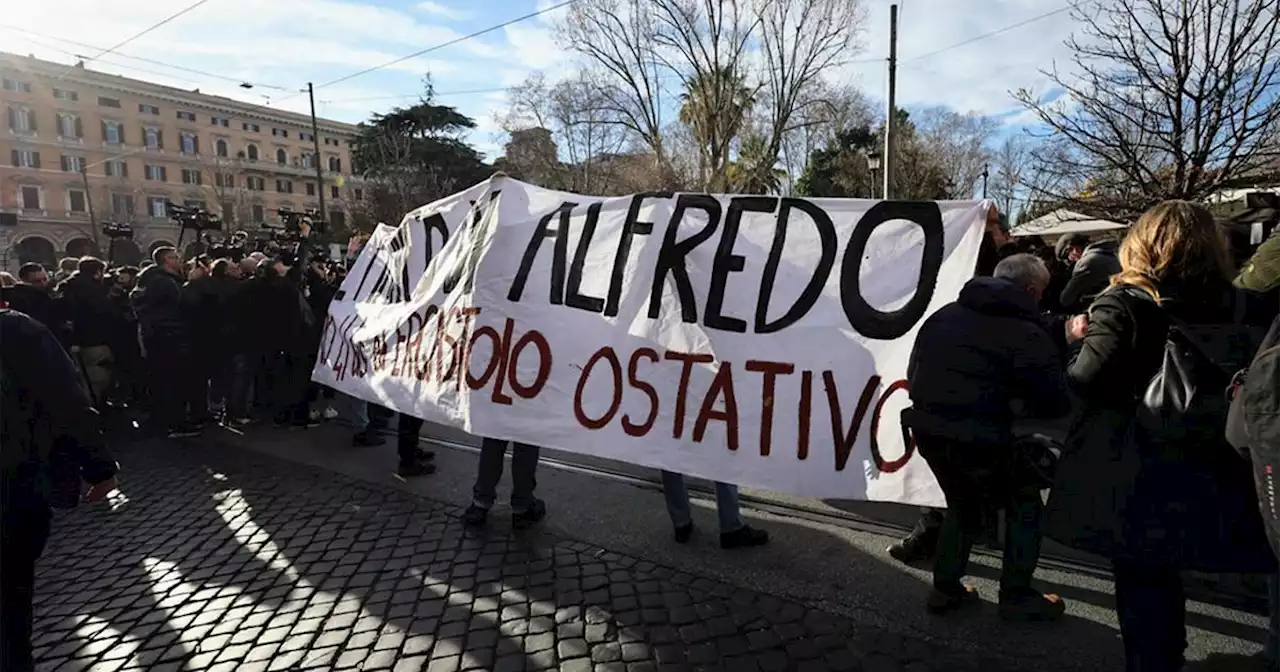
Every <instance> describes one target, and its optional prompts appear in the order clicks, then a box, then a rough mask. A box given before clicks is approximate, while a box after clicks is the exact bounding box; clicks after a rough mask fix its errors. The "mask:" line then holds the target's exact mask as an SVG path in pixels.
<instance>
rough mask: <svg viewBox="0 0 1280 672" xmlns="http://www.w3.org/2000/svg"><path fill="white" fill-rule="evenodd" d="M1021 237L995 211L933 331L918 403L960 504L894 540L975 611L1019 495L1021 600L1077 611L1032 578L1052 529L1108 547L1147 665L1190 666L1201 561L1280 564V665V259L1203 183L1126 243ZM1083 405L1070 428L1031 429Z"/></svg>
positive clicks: (923, 350) (926, 330) (1014, 578)
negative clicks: (1268, 268) (1245, 236)
mask: <svg viewBox="0 0 1280 672" xmlns="http://www.w3.org/2000/svg"><path fill="white" fill-rule="evenodd" d="M1001 238H1002V235H1001V232H1000V229H999V227H998V226H994V225H992V226H989V232H988V239H987V241H986V244H985V247H986V254H985V255H984V258H983V260H982V262H980V264H979V268H978V269H977V270H978V273H977V276H978V277H975V278H974V279H972V280H970V281H969V282H968V283H967V284H966V285H965V286H964V288H963V289H962V290H961V292H960V296H959V300H957V301H956V302H954V303H952V304H949V305H947V306H945V307H943V308H942V309H940V310H939V311H937V312H936V313H935V314H933V315H932V316H930V317H929V318H928V319H927V320H926V321H925V323H924V324H923V325H922V327H921V329H920V331H919V333H918V335H917V339H916V342H915V344H914V348H913V351H912V355H911V358H910V363H909V368H908V380H909V382H910V390H911V399H912V406H911V408H909V409H907V410H906V411H904V413H903V421H904V424H905V425H907V426H908V427H909V428H910V429H911V432H912V436H913V437H914V439H915V441H916V444H917V446H918V449H919V453H920V455H921V456H922V457H924V459H925V460H926V461H927V462H928V464H929V466H930V469H931V470H932V471H933V473H934V474H935V476H936V477H937V479H938V482H939V485H940V486H941V488H942V490H943V493H944V494H945V495H946V499H947V506H948V508H947V509H946V511H926V512H925V513H924V514H923V515H922V517H921V520H920V522H919V524H917V526H916V529H915V530H914V531H913V532H912V534H911V535H910V536H908V537H907V538H906V539H904V540H903V541H902V542H900V543H898V544H895V545H894V546H892V547H890V549H889V552H890V554H891V555H893V556H894V557H895V558H897V559H899V560H901V561H903V562H909V563H910V562H914V561H916V560H920V559H923V558H925V557H933V558H934V568H933V591H932V593H931V594H930V596H929V600H928V604H927V606H928V608H929V610H930V611H932V612H934V613H938V614H944V613H948V612H951V611H955V610H959V609H962V608H964V607H965V606H967V605H970V604H973V603H974V602H976V601H977V593H976V591H975V590H974V589H973V588H972V587H971V586H969V585H966V584H965V583H964V582H963V581H962V579H963V577H964V576H965V573H966V567H967V563H968V559H969V554H970V551H971V549H972V547H973V545H974V542H975V540H976V539H977V538H979V536H981V535H982V534H983V533H984V530H985V528H987V527H988V525H989V521H991V520H992V519H993V516H992V515H991V512H993V511H995V510H999V509H1002V510H1003V511H1004V513H1005V528H1004V530H1003V532H1004V539H1003V545H1004V564H1003V571H1002V575H1001V581H1000V593H999V603H1000V614H1001V616H1003V617H1006V618H1011V619H1018V620H1033V621H1041V620H1055V619H1057V618H1059V617H1061V616H1062V615H1063V614H1064V612H1065V605H1064V603H1063V601H1062V600H1061V599H1060V598H1059V597H1058V596H1056V595H1044V594H1040V593H1038V592H1037V591H1035V590H1033V589H1032V587H1031V585H1032V584H1031V577H1032V574H1033V573H1034V571H1035V569H1036V565H1037V563H1038V560H1039V555H1040V545H1041V540H1042V538H1043V537H1046V536H1047V537H1049V538H1051V539H1054V540H1055V541H1058V542H1060V543H1062V544H1065V545H1067V546H1069V547H1071V548H1074V549H1078V550H1081V551H1086V552H1089V553H1092V554H1095V555H1098V556H1102V557H1104V558H1107V559H1108V560H1110V562H1111V567H1112V571H1113V575H1114V578H1115V590H1116V609H1117V614H1118V617H1119V621H1120V630H1121V635H1122V637H1123V640H1124V648H1125V657H1126V670H1128V672H1176V671H1178V670H1181V669H1183V665H1184V662H1185V660H1184V654H1185V649H1186V646H1187V632H1186V625H1185V620H1186V597H1185V593H1184V589H1183V577H1182V573H1183V572H1184V571H1197V572H1208V573H1217V574H1233V573H1240V574H1246V573H1247V574H1270V575H1272V577H1273V578H1272V580H1271V590H1270V592H1271V601H1272V628H1271V639H1270V641H1269V642H1268V645H1267V650H1266V654H1267V656H1268V658H1269V664H1270V665H1271V666H1272V668H1273V669H1274V668H1275V666H1276V665H1277V663H1280V660H1277V657H1276V656H1277V653H1280V646H1278V645H1280V640H1277V635H1280V619H1277V607H1280V604H1278V600H1277V598H1278V597H1280V593H1277V584H1276V581H1275V579H1274V574H1275V572H1276V567H1277V563H1276V551H1277V549H1280V546H1276V545H1275V543H1276V540H1277V539H1280V535H1278V534H1277V532H1278V531H1280V518H1278V517H1277V513H1276V509H1275V507H1274V503H1273V499H1274V495H1273V493H1274V485H1273V484H1271V483H1270V478H1271V475H1270V474H1271V471H1272V466H1273V463H1274V460H1273V457H1274V456H1275V451H1276V450H1277V449H1280V445H1277V444H1278V443H1280V431H1278V430H1280V424H1276V423H1277V420H1280V414H1278V413H1277V412H1276V411H1277V408H1280V405H1277V404H1276V403H1275V399H1276V396H1277V393H1278V392H1280V387H1278V386H1280V381H1277V380H1276V379H1275V378H1272V377H1268V376H1267V372H1269V371H1275V369H1273V368H1266V367H1263V368H1259V369H1257V370H1254V368H1255V367H1254V366H1253V365H1252V364H1251V362H1253V361H1254V357H1255V353H1259V354H1258V361H1263V360H1264V359H1265V358H1266V357H1267V356H1268V353H1270V352H1271V349H1272V347H1273V346H1274V344H1275V342H1276V341H1277V338H1280V320H1277V313H1280V300H1278V297H1277V296H1276V295H1275V293H1274V292H1272V293H1261V292H1257V291H1253V290H1252V289H1250V287H1251V286H1258V285H1259V284H1261V285H1263V286H1269V287H1275V286H1276V285H1277V284H1280V282H1278V281H1280V278H1270V279H1259V278H1258V277H1257V276H1258V273H1259V272H1260V269H1259V267H1258V265H1257V264H1247V263H1246V264H1243V265H1244V266H1245V269H1246V270H1247V273H1243V274H1242V273H1238V272H1237V263H1236V262H1235V260H1233V258H1232V251H1231V247H1230V244H1229V242H1228V236H1227V235H1226V233H1225V231H1224V230H1223V228H1222V227H1221V226H1220V225H1219V224H1218V223H1217V222H1215V220H1214V218H1213V216H1212V215H1211V214H1210V213H1209V211H1208V210H1206V209H1205V208H1204V207H1203V206H1200V205H1198V204H1193V203H1188V202H1183V201H1170V202H1166V203H1162V204H1159V205H1157V206H1155V207H1153V208H1152V209H1150V210H1149V211H1147V212H1146V213H1145V214H1144V215H1143V216H1142V217H1140V218H1139V219H1138V220H1137V222H1135V223H1134V224H1133V225H1132V226H1131V227H1130V228H1129V230H1128V232H1127V234H1126V235H1125V237H1124V239H1123V241H1122V242H1119V243H1118V244H1117V243H1116V242H1114V241H1097V242H1091V241H1089V240H1088V239H1087V238H1085V237H1084V236H1081V235H1074V236H1067V237H1064V238H1063V239H1061V240H1059V241H1058V243H1057V245H1056V246H1054V247H1053V248H1049V247H1047V246H1044V245H1043V244H1042V243H1040V242H1039V241H1035V240H1023V241H1018V242H1004V241H1002V240H1001ZM1002 242H1004V244H1003V245H1002V244H1001V243H1002ZM984 262H985V264H986V265H985V266H984ZM1275 270H1280V269H1275ZM1264 280H1265V281H1264ZM1268 329H1270V331H1268ZM1246 374H1247V375H1246ZM1068 416H1069V417H1070V424H1069V428H1068V430H1067V432H1066V438H1065V440H1064V441H1063V442H1062V443H1061V444H1058V443H1057V442H1056V441H1053V440H1052V439H1050V438H1048V437H1046V436H1043V435H1038V434H1033V433H1029V432H1028V431H1027V430H1026V427H1027V421H1028V420H1034V419H1040V420H1045V419H1055V418H1065V417H1068ZM1229 437H1230V441H1229ZM1233 447H1234V448H1235V450H1233ZM1242 457H1243V459H1242ZM1042 490H1048V498H1047V502H1046V501H1045V500H1044V499H1043V497H1042ZM1260 501H1261V502H1263V504H1264V505H1263V506H1260V505H1259V502H1260Z"/></svg>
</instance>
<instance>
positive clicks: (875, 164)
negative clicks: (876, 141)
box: [867, 152, 880, 198]
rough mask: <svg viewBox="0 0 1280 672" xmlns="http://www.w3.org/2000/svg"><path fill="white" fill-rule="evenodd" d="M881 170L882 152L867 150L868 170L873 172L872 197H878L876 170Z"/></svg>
mask: <svg viewBox="0 0 1280 672" xmlns="http://www.w3.org/2000/svg"><path fill="white" fill-rule="evenodd" d="M878 170H880V152H867V171H868V172H870V173H871V196H870V197H871V198H875V197H876V171H878Z"/></svg>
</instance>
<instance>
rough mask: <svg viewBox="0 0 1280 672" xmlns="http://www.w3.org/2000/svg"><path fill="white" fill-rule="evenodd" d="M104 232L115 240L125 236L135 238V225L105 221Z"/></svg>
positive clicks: (128, 238)
mask: <svg viewBox="0 0 1280 672" xmlns="http://www.w3.org/2000/svg"><path fill="white" fill-rule="evenodd" d="M102 233H103V235H105V236H106V237H108V238H110V239H112V240H115V239H118V238H124V239H127V240H133V226H132V225H130V224H128V223H124V224H121V223H118V222H104V223H103V225H102Z"/></svg>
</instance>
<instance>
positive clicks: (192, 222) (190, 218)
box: [165, 201, 222, 231]
mask: <svg viewBox="0 0 1280 672" xmlns="http://www.w3.org/2000/svg"><path fill="white" fill-rule="evenodd" d="M165 206H166V207H167V208H168V211H169V219H172V220H173V221H174V222H177V224H178V226H180V227H182V228H183V229H191V230H192V231H216V230H220V229H222V220H220V219H218V216H217V215H215V214H213V213H211V212H209V211H208V210H205V209H204V208H198V207H194V206H187V205H178V204H177V203H174V202H172V201H166V202H165Z"/></svg>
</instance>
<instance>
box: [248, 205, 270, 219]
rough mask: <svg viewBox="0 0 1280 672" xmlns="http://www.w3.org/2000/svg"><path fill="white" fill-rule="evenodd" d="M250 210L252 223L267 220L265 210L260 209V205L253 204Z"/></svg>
mask: <svg viewBox="0 0 1280 672" xmlns="http://www.w3.org/2000/svg"><path fill="white" fill-rule="evenodd" d="M251 210H252V213H253V221H255V222H262V221H263V220H265V219H266V218H267V213H266V208H264V207H262V205H260V204H258V203H254V204H253V208H252V209H251Z"/></svg>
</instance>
